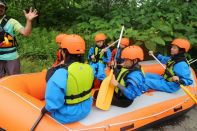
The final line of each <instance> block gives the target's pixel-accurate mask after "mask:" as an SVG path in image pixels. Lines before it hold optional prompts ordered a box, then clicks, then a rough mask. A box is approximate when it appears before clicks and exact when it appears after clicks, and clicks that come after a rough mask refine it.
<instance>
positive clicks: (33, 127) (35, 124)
mask: <svg viewBox="0 0 197 131" xmlns="http://www.w3.org/2000/svg"><path fill="white" fill-rule="evenodd" d="M42 110H43V109H42ZM42 110H41V113H40V116H39V117H38V119H37V120H36V122H35V123H34V125H33V126H32V127H31V129H30V131H34V130H35V129H36V127H37V125H38V124H39V122H40V120H41V119H42V117H43V116H44V114H45V113H46V111H45V112H43V111H42Z"/></svg>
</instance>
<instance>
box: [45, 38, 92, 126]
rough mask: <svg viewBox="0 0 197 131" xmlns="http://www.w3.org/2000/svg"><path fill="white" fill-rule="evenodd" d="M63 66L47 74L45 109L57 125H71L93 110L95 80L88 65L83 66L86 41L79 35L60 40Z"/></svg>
mask: <svg viewBox="0 0 197 131" xmlns="http://www.w3.org/2000/svg"><path fill="white" fill-rule="evenodd" d="M60 47H61V53H62V56H63V63H64V64H62V65H58V66H56V67H52V68H51V69H50V70H48V72H47V76H46V80H47V86H46V93H45V100H46V106H45V107H44V108H43V109H42V113H45V112H50V113H51V116H52V117H53V118H55V119H56V120H58V121H59V122H60V123H62V124H65V123H71V122H76V121H79V120H81V119H83V118H85V117H86V116H87V115H88V114H89V112H90V110H91V108H92V96H91V87H92V84H93V80H94V74H93V70H92V68H91V66H90V65H88V64H84V62H83V55H84V53H85V41H84V40H83V38H82V37H81V36H79V35H65V36H64V38H63V39H62V41H61V45H60Z"/></svg>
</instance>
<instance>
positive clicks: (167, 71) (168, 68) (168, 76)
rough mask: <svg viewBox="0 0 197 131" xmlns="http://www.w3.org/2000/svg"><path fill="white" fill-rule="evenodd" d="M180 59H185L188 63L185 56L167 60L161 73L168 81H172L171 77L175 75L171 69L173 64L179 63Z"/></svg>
mask: <svg viewBox="0 0 197 131" xmlns="http://www.w3.org/2000/svg"><path fill="white" fill-rule="evenodd" d="M181 61H185V62H186V63H187V64H188V62H187V60H186V59H185V58H178V59H176V60H173V59H170V60H169V61H168V62H167V64H166V69H165V72H164V74H163V77H164V79H165V80H167V81H169V82H172V77H173V76H175V75H176V74H175V73H174V71H173V68H174V65H176V64H177V63H179V62H181ZM188 65H189V64H188Z"/></svg>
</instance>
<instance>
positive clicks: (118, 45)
mask: <svg viewBox="0 0 197 131" xmlns="http://www.w3.org/2000/svg"><path fill="white" fill-rule="evenodd" d="M123 32H124V26H122V30H121V32H120V37H119V39H118V44H117V47H116V49H117V51H116V54H115V57H114V62H115V63H116V57H117V54H118V49H119V47H120V42H121V39H122V35H123Z"/></svg>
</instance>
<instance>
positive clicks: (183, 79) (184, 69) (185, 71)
mask: <svg viewBox="0 0 197 131" xmlns="http://www.w3.org/2000/svg"><path fill="white" fill-rule="evenodd" d="M173 70H174V73H175V74H176V75H175V76H174V79H173V80H174V81H176V80H177V81H179V82H180V83H181V84H183V85H185V86H188V85H191V84H192V83H193V80H192V79H191V71H190V68H189V66H188V65H187V63H186V62H184V61H183V62H179V63H177V64H175V65H174V68H173ZM180 70H181V71H180ZM177 77H178V78H177Z"/></svg>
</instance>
